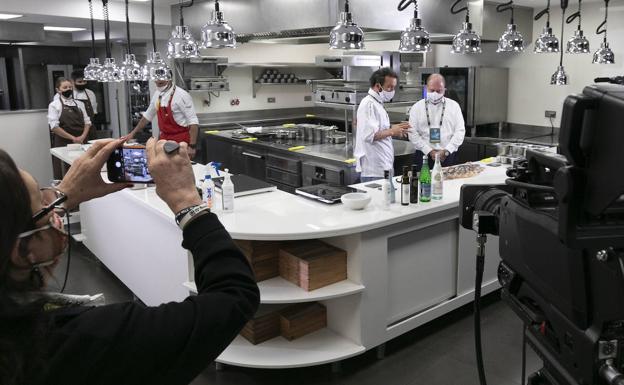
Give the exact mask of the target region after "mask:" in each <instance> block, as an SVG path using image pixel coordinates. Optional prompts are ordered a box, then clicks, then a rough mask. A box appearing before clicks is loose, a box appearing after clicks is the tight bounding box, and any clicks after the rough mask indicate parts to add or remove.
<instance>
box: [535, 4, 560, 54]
mask: <svg viewBox="0 0 624 385" xmlns="http://www.w3.org/2000/svg"><path fill="white" fill-rule="evenodd" d="M544 15H546V17H547V18H546V26H545V27H544V29H543V30H542V33H541V34H540V35H539V37H538V38H537V40H535V50H534V52H535V53H556V52H559V39H557V37H556V36H555V35H554V34H553V31H552V28H551V27H550V0H548V1H547V5H546V9H544V10H542V11H541V12H539V13H538V14H537V15H535V21H537V20H539V19H541V18H542V16H544Z"/></svg>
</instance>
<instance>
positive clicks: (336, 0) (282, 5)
mask: <svg viewBox="0 0 624 385" xmlns="http://www.w3.org/2000/svg"><path fill="white" fill-rule="evenodd" d="M350 4H351V11H352V13H353V18H354V20H355V22H356V23H357V24H358V25H359V26H360V27H361V28H362V29H363V30H364V32H365V39H366V41H380V40H399V37H400V34H401V31H402V30H404V29H405V28H406V27H407V26H408V25H409V23H410V19H411V17H412V15H413V13H412V11H411V10H409V11H408V10H406V11H404V12H399V11H398V10H397V4H398V1H389V0H384V1H380V0H350ZM380 4H383V5H380ZM451 4H452V2H450V1H440V0H435V1H421V2H420V3H419V7H420V13H421V15H422V18H423V25H424V27H425V28H426V29H427V31H428V32H429V33H430V34H431V37H432V42H433V43H438V44H444V43H450V42H451V40H452V38H453V36H454V35H455V33H457V31H458V29H459V27H460V25H461V23H462V22H463V19H464V15H463V14H459V15H452V14H451V13H450V6H451ZM468 4H469V7H470V20H471V22H472V24H473V27H474V29H475V31H477V32H478V33H479V34H481V35H482V38H483V40H484V41H498V38H499V37H500V35H501V34H502V32H503V31H504V29H505V28H504V27H505V24H506V23H507V20H508V19H509V15H508V14H498V13H496V11H495V10H494V9H495V6H496V3H490V2H486V1H484V0H468ZM213 6H214V2H213V1H204V0H200V1H199V2H197V1H196V5H195V6H194V7H196V10H195V12H186V13H185V15H184V18H185V22H186V24H188V25H189V26H190V27H191V29H192V30H193V31H194V32H196V33H199V31H200V29H201V27H202V25H204V24H205V23H206V21H208V20H209V19H210V14H211V11H212V8H213ZM343 6H344V0H296V1H293V0H228V1H227V2H223V3H222V4H221V10H222V11H223V12H224V15H225V19H226V20H227V21H228V23H229V24H230V25H232V26H233V28H234V29H235V30H236V32H237V33H238V37H237V40H238V41H239V42H241V43H246V42H254V43H271V44H322V43H327V42H328V36H329V32H330V30H331V29H332V28H333V27H334V25H335V24H336V20H337V19H338V15H339V12H340V9H342V7H343ZM171 14H172V23H173V24H174V25H176V24H178V23H179V21H178V7H177V6H176V5H172V12H171ZM532 17H533V9H532V8H527V7H518V6H516V15H515V18H516V23H517V24H518V29H519V31H520V32H521V33H522V34H523V35H524V37H525V40H526V41H527V42H529V41H531V40H532V30H533V20H532Z"/></svg>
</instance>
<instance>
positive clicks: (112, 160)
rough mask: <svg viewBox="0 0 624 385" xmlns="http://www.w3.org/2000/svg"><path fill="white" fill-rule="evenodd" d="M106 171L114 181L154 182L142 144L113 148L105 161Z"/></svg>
mask: <svg viewBox="0 0 624 385" xmlns="http://www.w3.org/2000/svg"><path fill="white" fill-rule="evenodd" d="M106 171H107V172H108V179H109V180H110V181H111V182H114V183H154V180H153V179H152V176H151V175H150V173H149V170H148V168H147V152H146V149H145V146H144V145H140V144H126V145H124V146H123V147H119V148H117V149H115V151H113V152H112V153H111V155H110V157H109V158H108V161H107V162H106Z"/></svg>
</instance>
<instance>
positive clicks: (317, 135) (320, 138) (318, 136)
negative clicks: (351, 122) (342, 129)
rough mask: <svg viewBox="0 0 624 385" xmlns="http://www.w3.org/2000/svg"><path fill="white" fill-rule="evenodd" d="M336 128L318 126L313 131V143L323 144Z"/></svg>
mask: <svg viewBox="0 0 624 385" xmlns="http://www.w3.org/2000/svg"><path fill="white" fill-rule="evenodd" d="M337 129H338V128H337V127H336V126H318V127H316V128H315V129H314V143H319V144H324V143H327V142H328V141H329V138H330V137H331V136H332V135H333V133H334V132H335V131H336V130H337Z"/></svg>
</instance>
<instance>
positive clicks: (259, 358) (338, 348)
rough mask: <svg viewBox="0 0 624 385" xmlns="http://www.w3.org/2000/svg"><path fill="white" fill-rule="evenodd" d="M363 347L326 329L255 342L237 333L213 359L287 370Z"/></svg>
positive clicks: (342, 356)
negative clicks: (294, 336) (300, 335)
mask: <svg viewBox="0 0 624 385" xmlns="http://www.w3.org/2000/svg"><path fill="white" fill-rule="evenodd" d="M365 350H366V349H365V348H364V347H363V346H361V345H358V344H356V343H354V342H353V341H351V340H349V339H347V338H344V337H342V336H340V335H339V334H336V333H335V332H333V331H331V330H329V329H322V330H319V331H317V332H314V333H312V334H309V335H307V336H305V337H301V338H299V339H296V340H294V341H288V340H286V339H285V338H283V337H276V338H273V339H272V340H269V341H266V342H263V343H261V344H258V345H252V344H251V343H250V342H249V341H247V340H246V339H244V338H243V337H241V336H237V337H236V339H234V341H232V343H231V344H230V346H228V348H227V349H225V351H224V352H223V353H222V354H221V355H220V356H219V357H218V358H217V360H216V361H217V362H219V363H221V364H226V365H234V366H243V367H248V368H264V369H287V368H299V367H305V366H315V365H322V364H327V363H330V362H336V361H340V360H344V359H347V358H349V357H353V356H356V355H358V354H361V353H363V352H364V351H365Z"/></svg>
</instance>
